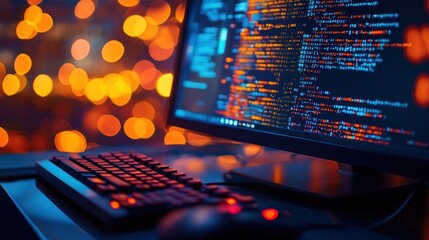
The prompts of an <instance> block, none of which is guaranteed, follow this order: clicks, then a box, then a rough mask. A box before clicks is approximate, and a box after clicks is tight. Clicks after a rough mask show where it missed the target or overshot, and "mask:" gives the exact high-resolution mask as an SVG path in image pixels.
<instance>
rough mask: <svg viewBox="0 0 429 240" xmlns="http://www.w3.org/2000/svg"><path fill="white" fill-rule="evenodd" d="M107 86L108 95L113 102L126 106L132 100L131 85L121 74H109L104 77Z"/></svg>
mask: <svg viewBox="0 0 429 240" xmlns="http://www.w3.org/2000/svg"><path fill="white" fill-rule="evenodd" d="M104 79H105V81H106V86H107V95H108V96H109V98H110V100H112V102H113V104H115V105H117V106H124V105H126V104H127V103H128V102H129V101H130V100H131V95H132V91H131V86H130V84H129V83H128V82H127V81H126V80H125V79H124V78H123V77H122V76H121V75H119V74H108V75H107V76H106V77H104Z"/></svg>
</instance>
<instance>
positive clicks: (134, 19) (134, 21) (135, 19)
mask: <svg viewBox="0 0 429 240" xmlns="http://www.w3.org/2000/svg"><path fill="white" fill-rule="evenodd" d="M122 28H123V30H124V33H125V34H127V35H128V36H130V37H138V36H140V35H142V34H143V32H144V31H145V30H146V20H145V19H144V18H143V17H142V16H140V15H132V16H129V17H128V18H127V19H126V20H125V21H124V25H123V27H122Z"/></svg>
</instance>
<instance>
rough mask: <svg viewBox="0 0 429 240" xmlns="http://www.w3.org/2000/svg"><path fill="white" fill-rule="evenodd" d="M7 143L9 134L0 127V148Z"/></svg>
mask: <svg viewBox="0 0 429 240" xmlns="http://www.w3.org/2000/svg"><path fill="white" fill-rule="evenodd" d="M8 142H9V134H7V132H6V130H4V128H2V127H0V147H4V146H6V145H7V143H8Z"/></svg>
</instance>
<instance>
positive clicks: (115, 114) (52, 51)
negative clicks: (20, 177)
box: [0, 0, 213, 153]
mask: <svg viewBox="0 0 429 240" xmlns="http://www.w3.org/2000/svg"><path fill="white" fill-rule="evenodd" d="M184 7H185V6H184V2H183V1H182V0H80V1H76V0H27V1H25V0H19V1H16V0H7V1H5V0H3V1H0V16H1V17H0V153H25V152H28V151H40V150H50V149H54V150H59V151H64V152H82V151H84V150H86V149H90V148H92V147H96V146H99V145H111V144H128V143H131V144H140V143H141V144H155V145H164V144H165V145H171V144H191V145H195V146H203V145H206V144H209V143H210V142H211V141H213V139H211V138H208V137H205V136H201V135H197V134H194V133H190V132H186V131H185V130H184V129H180V128H176V127H171V128H169V129H166V128H165V126H164V123H163V115H164V112H165V110H166V103H167V102H166V99H167V98H168V97H169V94H170V90H171V84H172V81H173V64H174V55H175V50H176V46H177V42H178V36H179V32H180V24H181V22H182V21H183V17H184Z"/></svg>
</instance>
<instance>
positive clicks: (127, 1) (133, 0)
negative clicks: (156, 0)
mask: <svg viewBox="0 0 429 240" xmlns="http://www.w3.org/2000/svg"><path fill="white" fill-rule="evenodd" d="M118 3H119V4H121V5H122V6H124V7H134V6H136V5H137V4H139V3H140V0H118Z"/></svg>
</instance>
